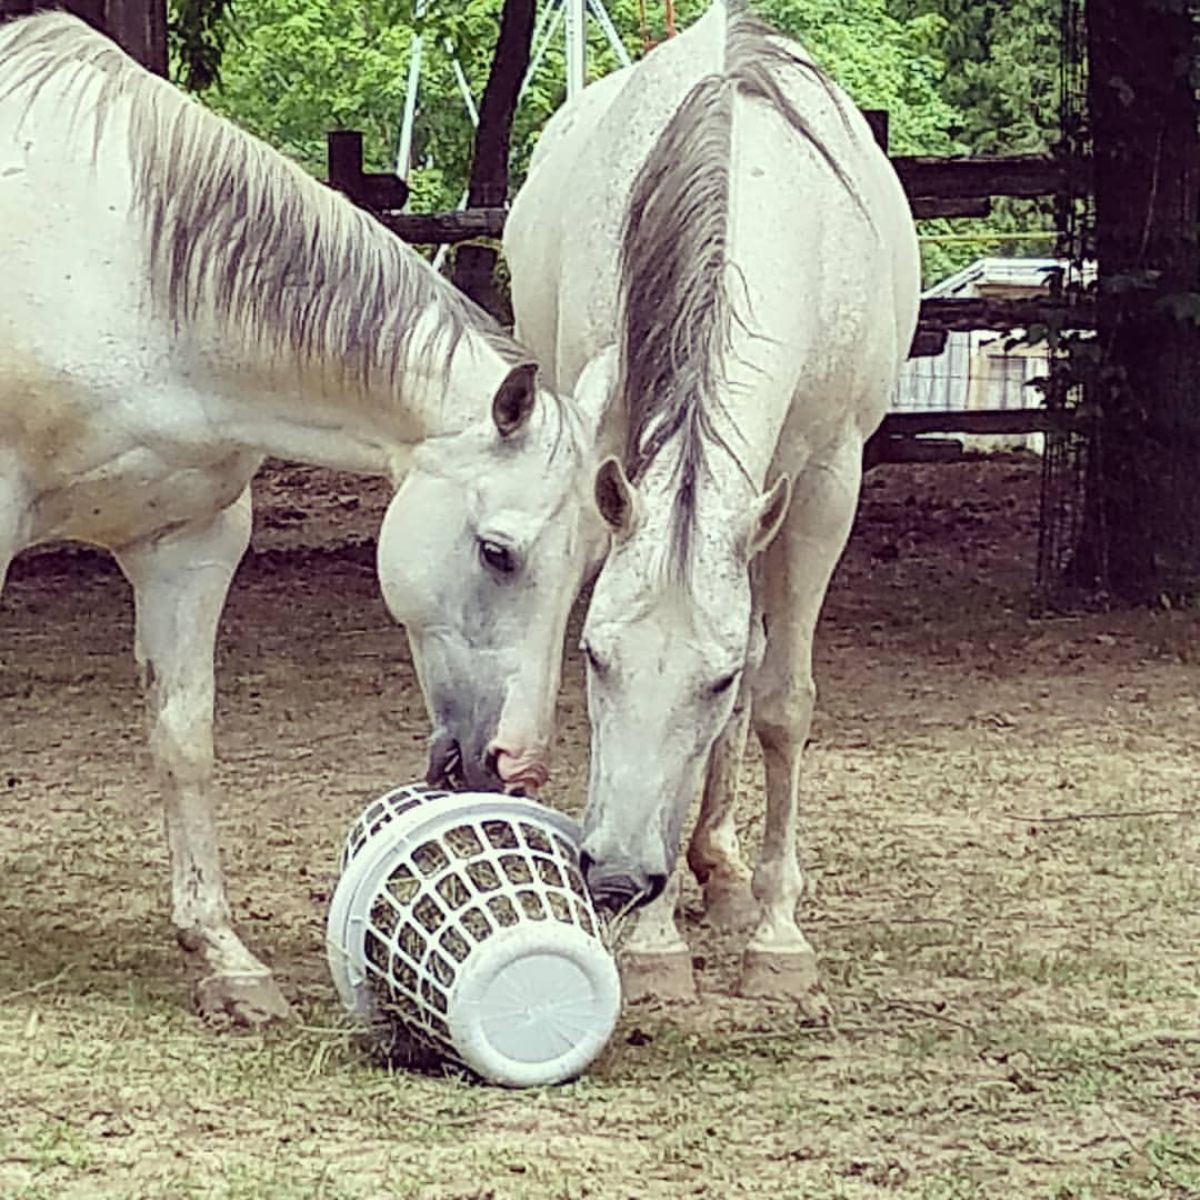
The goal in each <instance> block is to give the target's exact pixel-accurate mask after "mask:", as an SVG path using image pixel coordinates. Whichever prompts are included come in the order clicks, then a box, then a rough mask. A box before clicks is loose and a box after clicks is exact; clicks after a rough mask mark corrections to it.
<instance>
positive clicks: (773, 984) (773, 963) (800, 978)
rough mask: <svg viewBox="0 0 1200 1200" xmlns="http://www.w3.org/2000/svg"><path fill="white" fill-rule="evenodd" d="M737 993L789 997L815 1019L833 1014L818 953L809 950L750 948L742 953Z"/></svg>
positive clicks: (756, 996) (768, 998)
mask: <svg viewBox="0 0 1200 1200" xmlns="http://www.w3.org/2000/svg"><path fill="white" fill-rule="evenodd" d="M738 994H739V995H741V996H746V997H748V998H752V999H756V1000H788V1001H791V1002H792V1003H794V1004H798V1005H799V1006H800V1008H801V1009H802V1010H803V1011H804V1013H805V1015H806V1016H807V1017H808V1018H809V1019H810V1020H813V1021H820V1022H822V1023H823V1022H825V1021H827V1020H828V1019H829V1016H830V1011H831V1010H830V1005H829V1000H828V998H827V997H826V995H825V990H824V988H822V986H821V976H820V974H819V972H818V971H817V960H816V956H815V955H813V954H812V953H811V952H810V951H807V950H802V951H798V952H792V953H787V952H781V951H772V950H747V951H746V952H745V954H743V955H742V974H741V978H740V979H739V981H738Z"/></svg>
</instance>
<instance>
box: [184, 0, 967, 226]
mask: <svg viewBox="0 0 1200 1200" xmlns="http://www.w3.org/2000/svg"><path fill="white" fill-rule="evenodd" d="M211 6H212V0H175V6H174V9H175V14H176V20H175V22H174V26H173V32H174V35H175V44H176V55H175V62H176V78H177V79H178V80H179V81H180V82H182V83H184V85H185V86H193V87H197V88H199V90H201V92H202V95H203V99H204V101H205V103H207V104H209V105H211V106H212V107H213V108H215V109H217V110H218V111H221V112H224V113H225V114H227V115H228V116H230V117H232V118H233V119H235V120H237V121H238V122H239V123H240V124H243V125H245V126H246V127H247V128H249V129H251V130H253V131H254V132H256V133H258V134H260V135H261V136H264V137H266V138H267V139H268V140H269V141H271V142H272V143H273V144H274V145H276V146H278V147H279V148H280V149H282V150H284V151H285V152H286V153H289V154H291V155H293V156H294V157H296V158H297V159H299V160H300V161H301V162H303V163H304V164H305V166H307V167H308V168H309V169H311V170H313V171H317V172H319V171H321V170H322V169H323V162H324V138H325V132H326V130H327V129H329V128H331V127H335V126H345V127H354V128H360V129H362V130H364V132H365V134H366V143H367V146H368V157H369V165H370V166H371V167H372V168H373V169H376V170H378V169H383V168H384V167H385V166H390V165H391V163H392V158H393V155H394V151H395V145H396V140H397V136H398V131H399V126H400V118H401V113H402V111H403V103H404V91H405V81H406V72H407V64H408V55H409V50H410V47H411V44H412V37H413V32H414V30H417V29H419V30H421V32H422V33H423V34H424V35H425V43H426V44H425V51H424V61H423V71H422V80H421V96H422V103H421V106H420V111H419V118H418V122H417V135H416V143H415V155H414V160H415V171H414V179H413V181H412V182H413V183H414V191H415V196H414V206H415V207H444V206H450V205H453V204H454V203H456V202H457V200H458V199H459V196H460V194H461V191H462V188H463V186H464V185H465V182H466V178H467V174H468V170H467V168H468V163H469V158H470V147H471V141H472V137H471V126H470V122H469V120H468V118H467V114H466V108H465V105H464V104H463V102H462V100H461V98H460V97H459V94H458V90H457V87H456V84H455V81H454V76H453V69H452V65H451V62H450V56H449V55H448V53H447V52H446V49H445V45H446V43H448V44H449V45H450V46H452V47H453V49H454V51H455V54H456V55H457V57H458V59H459V61H460V63H461V65H462V68H463V71H464V73H465V75H466V77H467V79H468V80H469V82H470V85H471V88H472V91H473V92H474V94H475V95H476V96H478V95H479V93H480V91H481V89H482V86H483V82H484V80H485V79H486V78H487V71H488V67H489V64H490V60H491V53H492V49H493V46H494V44H495V39H496V30H497V20H498V15H499V12H500V6H501V0H463V2H456V3H455V4H453V5H449V4H431V5H430V6H429V12H428V13H427V14H426V15H425V16H424V17H422V18H421V19H419V20H418V18H417V15H416V12H415V6H414V5H413V4H412V2H411V0H234V3H233V4H232V6H231V13H230V14H228V15H226V17H225V18H224V20H225V22H231V24H232V30H233V37H232V38H231V39H230V40H229V41H228V44H227V45H226V46H225V47H224V55H223V59H222V67H221V73H220V79H219V83H218V85H217V86H213V87H208V86H207V84H208V82H209V80H210V79H211V78H212V77H213V76H214V75H215V71H214V68H213V64H212V62H211V56H210V58H208V59H205V60H204V66H203V68H202V69H201V70H200V71H196V70H195V69H194V68H193V69H191V70H190V71H189V70H188V69H187V68H186V66H185V61H184V59H183V58H182V57H181V55H180V48H181V47H183V46H184V45H185V44H189V43H188V37H189V35H190V34H191V31H193V30H195V29H202V30H204V31H205V33H204V37H206V38H207V39H208V42H207V43H206V44H207V45H212V44H215V41H216V39H215V37H214V34H215V32H216V31H217V30H218V29H220V28H222V20H221V19H220V18H218V19H217V20H216V22H215V23H214V22H213V21H212V20H209V21H208V22H207V24H205V23H204V22H203V21H201V20H200V19H199V18H200V16H201V15H202V14H205V13H208V12H210V11H211ZM705 6H706V0H684V2H682V3H680V5H679V19H680V23H681V24H686V23H688V22H690V21H691V20H693V19H694V18H695V17H696V16H698V15H699V13H700V12H701V11H703V9H704V7H705ZM888 7H889V6H888V4H887V3H886V2H885V0H764V2H763V3H761V4H759V5H758V6H757V8H758V10H759V11H760V12H761V14H762V15H763V16H764V17H765V18H766V19H767V20H769V21H771V22H772V23H773V24H775V25H776V26H778V27H779V28H781V29H783V30H785V31H786V32H789V33H791V34H793V35H795V36H797V37H799V38H801V40H803V41H805V43H806V44H807V45H808V46H809V48H810V49H811V51H812V52H813V54H814V55H815V56H816V57H817V58H818V59H819V60H820V61H821V62H822V64H823V65H824V66H826V67H827V68H828V69H829V70H830V71H831V73H832V74H833V75H834V76H835V77H836V78H837V79H838V80H839V82H841V83H842V84H843V86H845V87H846V88H847V90H848V91H850V93H851V94H852V95H853V96H854V98H855V99H856V100H857V101H858V102H859V103H860V104H862V105H864V106H866V107H878V108H887V109H888V110H889V111H890V113H891V123H892V134H893V140H894V143H895V145H896V146H897V148H899V149H901V150H904V151H908V152H918V151H919V152H925V153H936V152H940V151H946V150H950V149H953V148H954V145H955V143H954V140H953V138H952V137H951V135H950V132H949V130H950V129H951V128H952V126H953V125H954V124H955V122H956V121H957V120H958V114H957V112H956V110H955V109H954V108H953V106H952V105H950V104H948V103H947V102H946V101H945V100H944V99H943V98H942V96H941V94H940V92H939V87H938V80H939V78H940V77H941V75H942V73H943V72H942V63H941V61H940V59H939V57H938V54H937V50H936V45H937V40H938V35H939V32H940V30H941V26H942V24H943V22H942V19H941V18H940V17H938V16H936V15H935V14H918V15H914V16H911V17H907V18H903V19H901V18H897V17H894V16H890V15H889V14H888V11H887V10H888ZM609 9H610V12H611V15H612V17H613V21H614V23H615V24H616V26H617V28H618V29H619V30H620V31H621V34H622V37H623V40H624V42H625V44H626V46H627V48H628V49H629V51H630V53H631V54H638V53H640V52H641V49H642V44H641V37H640V34H639V28H638V26H639V22H638V5H637V0H615V2H614V3H612V4H610V5H609ZM188 18H190V24H189V23H188ZM589 38H590V63H591V67H592V70H593V73H594V74H600V73H603V72H606V71H608V70H611V69H614V68H615V67H616V66H617V65H618V64H617V60H616V57H615V55H613V53H612V52H611V50H610V49H609V47H608V45H607V43H606V42H605V41H604V39H603V37H602V35H601V33H600V31H599V30H598V29H597V28H596V26H595V23H594V22H593V23H591V26H590V33H589ZM197 40H198V39H197V38H196V37H195V36H192V37H191V43H190V44H194V43H195V42H196V41H197ZM204 46H205V44H204V43H202V44H201V50H202V51H203V50H204ZM192 57H193V60H194V55H193V56H192ZM562 79H563V53H562V48H561V44H559V43H557V42H556V44H552V46H551V47H550V49H549V51H548V52H547V54H546V56H545V58H544V60H543V63H542V67H541V69H540V70H539V72H538V74H537V76H536V77H535V78H534V79H533V80H532V81H531V83H530V85H529V86H528V88H527V89H526V92H525V94H524V96H523V98H522V105H521V109H520V112H519V114H518V123H517V133H516V137H515V139H514V140H515V149H514V168H515V172H516V174H517V175H519V174H520V173H521V171H522V169H523V166H524V163H525V162H527V160H528V155H529V151H530V150H531V148H532V145H533V143H534V141H535V140H536V133H537V130H538V129H540V127H541V126H542V125H543V124H544V123H545V121H546V120H547V119H548V117H549V115H550V114H551V113H552V112H553V111H554V109H555V108H557V107H558V105H559V104H560V103H561V102H562V99H563V84H562Z"/></svg>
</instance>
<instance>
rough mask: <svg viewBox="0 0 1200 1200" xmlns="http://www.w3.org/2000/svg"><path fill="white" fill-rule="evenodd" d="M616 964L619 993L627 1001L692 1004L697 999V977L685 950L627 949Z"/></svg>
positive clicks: (630, 1002)
mask: <svg viewBox="0 0 1200 1200" xmlns="http://www.w3.org/2000/svg"><path fill="white" fill-rule="evenodd" d="M619 967H620V971H621V994H622V995H623V996H624V998H625V1002H626V1003H627V1004H637V1003H638V1002H639V1001H642V1000H665V1001H669V1002H671V1003H675V1004H692V1003H694V1002H695V1000H696V977H695V976H694V975H693V974H692V956H691V954H690V953H689V952H688V951H687V950H668V951H666V952H665V953H663V954H653V953H649V954H647V953H644V952H640V951H637V950H634V951H626V952H625V953H624V954H622V955H621V958H620V962H619Z"/></svg>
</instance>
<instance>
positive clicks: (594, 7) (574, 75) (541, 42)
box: [395, 0, 631, 202]
mask: <svg viewBox="0 0 1200 1200" xmlns="http://www.w3.org/2000/svg"><path fill="white" fill-rule="evenodd" d="M432 2H433V3H437V0H432ZM428 3H430V0H418V3H417V16H418V17H420V16H421V15H422V14H423V13H424V12H425V10H426V7H427V5H428ZM589 14H590V15H591V17H592V19H593V20H594V21H595V22H596V24H597V26H598V27H599V29H600V31H601V33H603V34H604V38H605V40H606V41H607V42H608V45H609V47H610V48H611V49H612V52H613V54H614V55H615V56H616V58H617V61H618V62H619V63H620V64H621V65H622V66H628V65H629V63H630V61H631V60H630V57H629V52H628V51H627V50H626V49H625V45H624V43H623V42H622V41H621V38H620V35H619V34H618V33H617V29H616V26H615V25H614V24H613V22H612V18H611V17H610V16H609V15H608V9H607V8H605V6H604V0H543V3H542V4H541V10H540V11H539V13H538V17H537V23H536V24H535V26H534V30H533V45H532V48H531V51H530V58H529V70H528V71H527V72H526V74H525V81H524V83H523V84H522V86H521V91H522V93H523V92H524V91H525V89H526V88H527V87H528V86H529V81H530V80H531V79H532V78H533V76H534V74H535V73H536V72H537V70H538V68H539V67H540V66H541V65H542V60H543V59H544V58H545V57H546V51H547V50H548V49H549V47H550V46H551V45H552V44H553V43H554V41H555V39H556V38H557V37H558V35H559V31H560V29H561V30H562V34H563V39H564V48H565V58H566V77H567V78H566V83H567V98H568V99H570V98H571V97H572V96H574V95H575V94H576V93H577V92H579V91H582V90H583V88H584V86H585V85H586V84H587V29H588V25H587V22H588V15H589ZM443 48H444V49H445V51H446V53H447V54H448V55H449V56H450V62H451V66H452V69H453V71H454V78H455V81H456V82H457V84H458V90H459V93H460V95H461V96H462V98H463V105H464V106H465V108H466V110H467V116H468V117H469V118H470V120H471V124H472V125H478V124H479V111H478V109H477V108H476V105H475V98H474V96H472V94H471V88H470V85H469V84H468V82H467V77H466V75H465V73H464V72H463V69H462V64H461V63H459V61H458V57H457V55H455V53H454V47H453V46H452V45H451V44H450V41H449V39H447V40H446V41H445V43H444V46H443ZM424 53H425V46H424V39H423V38H422V37H421V35H420V34H416V35H414V37H413V40H412V48H411V49H410V51H409V59H408V81H407V84H406V87H405V92H404V115H403V117H402V119H401V123H400V139H399V143H398V145H397V147H396V166H395V170H396V174H397V175H399V176H401V177H402V178H407V176H408V172H409V170H410V168H411V166H412V136H413V126H414V124H415V123H416V114H417V96H418V93H419V91H420V86H421V64H422V61H423V59H424ZM464 202H465V197H464Z"/></svg>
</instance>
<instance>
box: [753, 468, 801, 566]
mask: <svg viewBox="0 0 1200 1200" xmlns="http://www.w3.org/2000/svg"><path fill="white" fill-rule="evenodd" d="M791 499H792V477H791V476H790V475H788V474H787V473H786V472H785V473H784V474H782V475H780V476H779V478H778V479H777V480H775V482H774V483H773V484H772V485H771V487H770V489H769V490H768V491H765V492H763V494H762V495H761V496H759V498H758V499H757V500H756V501H755V502H754V507H753V509H752V510H751V516H750V529H749V533H748V536H747V538H746V557H747V558H748V559H749V558H753V557H754V556H755V555H756V554H761V553H762V552H763V551H764V550H765V549H766V548H767V547H768V546H769V545H770V544H771V541H772V540H773V539H774V537H775V535H776V534H777V533H778V532H779V527H780V526H781V525H782V524H783V518H784V517H786V516H787V510H788V505H789V504H790V503H791Z"/></svg>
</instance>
